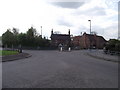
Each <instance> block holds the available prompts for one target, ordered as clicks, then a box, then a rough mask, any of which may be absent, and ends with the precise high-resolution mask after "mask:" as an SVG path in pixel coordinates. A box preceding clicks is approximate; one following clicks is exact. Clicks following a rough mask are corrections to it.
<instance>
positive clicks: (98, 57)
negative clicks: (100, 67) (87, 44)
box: [86, 53, 119, 63]
mask: <svg viewBox="0 0 120 90" xmlns="http://www.w3.org/2000/svg"><path fill="white" fill-rule="evenodd" d="M86 55H88V56H91V57H94V58H97V59H102V60H105V61H111V62H116V63H118V62H119V61H117V60H114V59H108V58H104V57H100V56H95V55H92V54H90V53H86Z"/></svg>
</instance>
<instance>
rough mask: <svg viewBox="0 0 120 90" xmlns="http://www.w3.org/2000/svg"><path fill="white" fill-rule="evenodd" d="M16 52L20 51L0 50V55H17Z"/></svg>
mask: <svg viewBox="0 0 120 90" xmlns="http://www.w3.org/2000/svg"><path fill="white" fill-rule="evenodd" d="M15 54H18V52H17V51H7V50H0V56H5V55H15Z"/></svg>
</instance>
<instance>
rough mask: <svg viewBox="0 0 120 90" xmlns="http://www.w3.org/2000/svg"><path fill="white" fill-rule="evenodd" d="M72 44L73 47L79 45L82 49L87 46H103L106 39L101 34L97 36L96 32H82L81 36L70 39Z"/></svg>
mask: <svg viewBox="0 0 120 90" xmlns="http://www.w3.org/2000/svg"><path fill="white" fill-rule="evenodd" d="M72 44H73V45H74V47H78V46H79V47H80V48H84V49H88V48H90V47H91V48H99V49H100V48H103V47H104V45H105V44H106V40H105V39H104V38H103V37H102V36H98V35H96V34H94V35H93V34H86V33H84V34H83V35H82V36H75V37H73V39H72Z"/></svg>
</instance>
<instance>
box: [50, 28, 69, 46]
mask: <svg viewBox="0 0 120 90" xmlns="http://www.w3.org/2000/svg"><path fill="white" fill-rule="evenodd" d="M50 38H51V45H52V46H53V47H58V46H59V45H60V44H61V45H62V46H69V45H70V42H71V37H70V30H69V31H68V34H54V33H53V30H52V31H51V37H50Z"/></svg>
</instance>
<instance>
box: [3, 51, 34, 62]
mask: <svg viewBox="0 0 120 90" xmlns="http://www.w3.org/2000/svg"><path fill="white" fill-rule="evenodd" d="M31 56H32V55H30V54H28V53H24V52H23V53H19V54H16V55H7V56H2V62H7V61H14V60H19V59H23V58H28V57H31Z"/></svg>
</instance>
